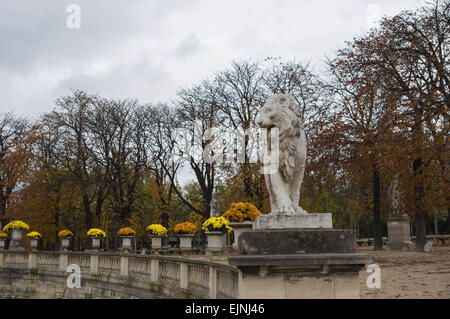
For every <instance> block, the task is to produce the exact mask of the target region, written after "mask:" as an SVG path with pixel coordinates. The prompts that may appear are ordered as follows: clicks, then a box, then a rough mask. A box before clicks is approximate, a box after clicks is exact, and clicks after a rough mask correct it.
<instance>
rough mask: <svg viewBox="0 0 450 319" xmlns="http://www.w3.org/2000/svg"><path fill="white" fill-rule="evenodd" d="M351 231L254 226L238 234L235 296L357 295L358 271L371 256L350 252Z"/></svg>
mask: <svg viewBox="0 0 450 319" xmlns="http://www.w3.org/2000/svg"><path fill="white" fill-rule="evenodd" d="M355 240H356V235H355V233H354V232H353V231H351V230H339V229H286V230H254V231H251V232H244V233H242V234H241V236H240V237H239V242H238V255H237V256H229V257H228V263H229V264H230V265H231V266H236V267H238V268H239V270H240V274H239V298H254V299H285V298H293V299H300V298H359V297H360V296H359V293H360V292H359V287H360V283H359V270H360V269H361V268H363V267H364V266H365V265H366V264H368V263H372V262H373V260H374V259H373V256H372V255H363V254H357V253H355Z"/></svg>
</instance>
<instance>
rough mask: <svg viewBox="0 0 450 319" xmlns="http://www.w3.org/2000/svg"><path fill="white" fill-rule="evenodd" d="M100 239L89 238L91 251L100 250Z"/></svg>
mask: <svg viewBox="0 0 450 319" xmlns="http://www.w3.org/2000/svg"><path fill="white" fill-rule="evenodd" d="M101 239H102V238H101V237H91V241H92V248H93V249H99V248H100V243H101Z"/></svg>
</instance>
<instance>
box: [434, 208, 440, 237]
mask: <svg viewBox="0 0 450 319" xmlns="http://www.w3.org/2000/svg"><path fill="white" fill-rule="evenodd" d="M434 234H435V235H439V227H438V218H437V212H436V210H435V211H434Z"/></svg>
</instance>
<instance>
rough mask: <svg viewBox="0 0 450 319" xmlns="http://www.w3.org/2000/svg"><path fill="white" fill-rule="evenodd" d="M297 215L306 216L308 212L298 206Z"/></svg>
mask: <svg viewBox="0 0 450 319" xmlns="http://www.w3.org/2000/svg"><path fill="white" fill-rule="evenodd" d="M297 214H299V215H308V212H307V211H306V210H304V209H303V208H301V207H300V206H299V207H297Z"/></svg>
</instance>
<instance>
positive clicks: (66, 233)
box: [58, 229, 73, 250]
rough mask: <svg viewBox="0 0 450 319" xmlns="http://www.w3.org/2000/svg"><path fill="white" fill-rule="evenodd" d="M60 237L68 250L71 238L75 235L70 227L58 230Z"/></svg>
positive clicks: (63, 246)
mask: <svg viewBox="0 0 450 319" xmlns="http://www.w3.org/2000/svg"><path fill="white" fill-rule="evenodd" d="M58 237H59V238H61V247H62V249H64V250H67V249H68V248H69V246H70V240H71V239H72V237H73V233H72V232H71V231H70V230H68V229H63V230H61V231H59V232H58Z"/></svg>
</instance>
